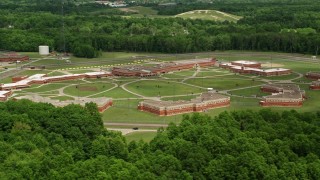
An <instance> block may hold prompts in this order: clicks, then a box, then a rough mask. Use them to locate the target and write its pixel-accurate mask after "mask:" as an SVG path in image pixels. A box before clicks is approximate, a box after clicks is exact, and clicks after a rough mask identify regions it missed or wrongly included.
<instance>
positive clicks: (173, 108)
mask: <svg viewBox="0 0 320 180" xmlns="http://www.w3.org/2000/svg"><path fill="white" fill-rule="evenodd" d="M229 105H230V97H227V96H224V95H221V94H217V93H212V92H208V93H203V94H202V95H201V96H200V97H197V98H195V99H192V100H190V101H156V100H144V101H142V102H140V103H139V105H138V109H139V110H140V111H147V112H150V113H153V114H157V115H159V116H171V115H176V114H183V113H190V112H203V111H206V110H209V109H214V108H219V107H227V106H229Z"/></svg>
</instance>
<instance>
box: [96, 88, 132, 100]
mask: <svg viewBox="0 0 320 180" xmlns="http://www.w3.org/2000/svg"><path fill="white" fill-rule="evenodd" d="M92 97H94V98H95V97H111V98H136V97H137V96H136V95H133V94H131V93H129V92H127V91H125V90H123V89H122V88H120V87H116V88H114V89H112V90H110V91H107V92H103V93H100V94H97V95H95V96H92Z"/></svg>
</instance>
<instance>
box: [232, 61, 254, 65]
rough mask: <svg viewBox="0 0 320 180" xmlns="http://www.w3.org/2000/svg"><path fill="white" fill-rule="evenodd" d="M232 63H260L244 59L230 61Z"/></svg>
mask: <svg viewBox="0 0 320 180" xmlns="http://www.w3.org/2000/svg"><path fill="white" fill-rule="evenodd" d="M232 63H239V64H246V65H253V64H260V63H259V62H255V61H246V60H239V61H232Z"/></svg>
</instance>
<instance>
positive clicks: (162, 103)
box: [143, 92, 229, 107]
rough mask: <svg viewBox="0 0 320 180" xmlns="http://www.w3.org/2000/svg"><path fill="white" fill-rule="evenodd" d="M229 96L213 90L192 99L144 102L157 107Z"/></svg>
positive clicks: (187, 103) (189, 103) (188, 103)
mask: <svg viewBox="0 0 320 180" xmlns="http://www.w3.org/2000/svg"><path fill="white" fill-rule="evenodd" d="M226 98H229V97H228V96H225V95H222V94H217V93H213V92H206V93H202V95H201V96H199V97H196V98H194V99H191V100H190V101H184V100H179V101H157V100H144V101H143V103H144V104H149V105H152V106H156V107H170V106H178V105H192V104H195V103H201V102H205V101H209V100H219V99H221V100H222V99H226Z"/></svg>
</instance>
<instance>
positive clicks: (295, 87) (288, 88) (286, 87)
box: [262, 84, 300, 91]
mask: <svg viewBox="0 0 320 180" xmlns="http://www.w3.org/2000/svg"><path fill="white" fill-rule="evenodd" d="M262 87H264V88H268V87H269V88H274V89H279V90H283V91H300V87H299V86H298V85H296V84H266V85H263V86H262Z"/></svg>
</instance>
